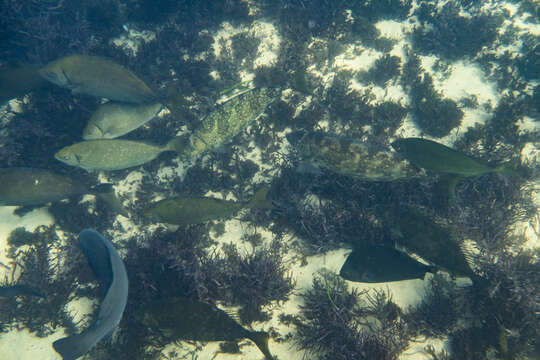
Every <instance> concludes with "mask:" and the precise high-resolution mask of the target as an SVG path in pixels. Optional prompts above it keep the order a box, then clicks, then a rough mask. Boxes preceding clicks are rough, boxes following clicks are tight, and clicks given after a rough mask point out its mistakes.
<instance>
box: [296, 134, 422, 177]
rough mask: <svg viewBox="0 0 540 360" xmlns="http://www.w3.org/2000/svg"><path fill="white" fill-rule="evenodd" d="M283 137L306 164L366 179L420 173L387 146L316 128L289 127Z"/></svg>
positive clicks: (409, 175) (408, 175) (413, 175)
mask: <svg viewBox="0 0 540 360" xmlns="http://www.w3.org/2000/svg"><path fill="white" fill-rule="evenodd" d="M287 140H288V141H289V143H290V144H291V145H292V146H293V147H294V148H295V149H296V150H297V151H298V153H299V154H300V155H301V157H302V158H303V160H305V161H309V162H310V165H312V166H315V167H323V168H326V169H328V170H330V171H332V172H334V173H337V174H340V175H345V176H350V177H354V178H358V179H361V180H366V181H392V180H397V179H403V178H411V177H417V176H419V175H420V173H419V172H418V171H417V170H415V169H414V168H413V167H412V166H411V165H410V164H409V163H408V162H407V161H405V160H404V159H403V158H402V157H401V156H399V155H398V154H396V153H395V152H393V151H391V150H390V149H389V148H385V147H382V146H378V145H375V144H370V143H366V142H364V141H361V140H358V139H354V138H351V137H347V136H340V135H335V134H327V133H324V132H320V131H293V132H292V133H290V134H287Z"/></svg>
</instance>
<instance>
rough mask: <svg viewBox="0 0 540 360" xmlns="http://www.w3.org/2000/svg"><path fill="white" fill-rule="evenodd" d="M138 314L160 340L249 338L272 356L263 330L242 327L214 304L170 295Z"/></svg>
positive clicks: (231, 339) (265, 353)
mask: <svg viewBox="0 0 540 360" xmlns="http://www.w3.org/2000/svg"><path fill="white" fill-rule="evenodd" d="M140 317H141V319H142V322H143V324H145V325H146V326H147V327H148V328H149V329H150V330H151V331H153V332H155V333H156V334H158V336H160V337H161V340H162V341H163V342H172V341H177V340H195V341H238V340H241V339H250V340H251V341H253V342H254V343H255V345H257V347H258V348H259V349H260V350H261V352H262V353H263V354H264V356H265V358H266V359H267V360H272V359H273V357H272V355H271V354H270V351H269V349H268V339H269V336H268V334H267V333H266V332H262V331H249V330H247V329H245V328H244V327H242V326H241V325H240V324H238V323H237V322H236V321H234V320H233V319H232V318H231V317H230V316H229V315H228V314H227V313H226V312H225V311H223V310H220V309H218V308H217V307H215V306H214V305H210V304H207V303H203V302H200V301H195V300H190V299H187V298H172V299H168V300H165V301H159V302H156V303H155V304H154V305H152V306H150V307H149V308H147V309H144V310H143V311H142V315H140Z"/></svg>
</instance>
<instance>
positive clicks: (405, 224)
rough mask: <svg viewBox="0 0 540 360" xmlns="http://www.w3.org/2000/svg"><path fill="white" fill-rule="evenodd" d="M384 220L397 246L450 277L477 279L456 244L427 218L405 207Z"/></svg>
mask: <svg viewBox="0 0 540 360" xmlns="http://www.w3.org/2000/svg"><path fill="white" fill-rule="evenodd" d="M384 216H385V217H386V220H387V222H388V223H389V224H388V225H389V226H390V228H391V229H392V232H393V235H394V239H393V240H394V241H395V242H396V243H397V244H399V245H401V246H403V247H405V248H407V250H408V251H410V252H413V253H415V254H417V255H418V256H420V257H421V258H422V259H425V260H427V261H429V262H430V263H433V264H435V265H437V266H439V267H441V268H444V269H446V270H448V271H450V272H452V273H455V274H458V275H463V276H468V277H469V278H471V279H472V280H473V281H474V280H475V279H476V278H477V275H476V274H475V273H474V271H473V270H472V269H471V267H470V265H469V257H468V256H467V254H466V252H464V251H463V248H462V246H461V245H460V243H459V242H458V241H457V240H456V239H455V238H454V237H453V236H452V234H451V232H450V231H449V230H447V229H445V228H443V227H442V226H440V225H438V224H437V223H435V221H433V220H432V219H431V218H430V217H428V216H426V215H424V214H422V213H421V212H420V211H418V210H416V209H413V208H411V207H408V206H403V207H400V208H398V209H395V210H394V211H390V212H389V213H387V214H385V215H384Z"/></svg>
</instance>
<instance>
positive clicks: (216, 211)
mask: <svg viewBox="0 0 540 360" xmlns="http://www.w3.org/2000/svg"><path fill="white" fill-rule="evenodd" d="M267 193H268V187H266V186H264V187H262V188H261V189H260V190H259V191H257V192H256V193H255V195H253V198H252V199H251V200H250V201H248V202H239V201H231V200H222V199H216V198H213V197H175V198H171V199H163V200H160V201H158V202H156V203H155V204H152V205H151V206H150V207H148V208H147V209H145V210H144V211H143V215H144V216H145V217H147V218H149V219H151V220H154V221H158V222H164V223H168V224H176V225H188V224H199V223H203V222H206V221H209V220H217V219H222V218H228V217H231V216H233V215H234V214H236V213H237V212H238V211H240V209H243V208H258V209H270V208H271V207H272V203H271V202H270V201H269V200H267V198H266V196H267Z"/></svg>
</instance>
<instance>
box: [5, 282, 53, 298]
mask: <svg viewBox="0 0 540 360" xmlns="http://www.w3.org/2000/svg"><path fill="white" fill-rule="evenodd" d="M26 295H30V296H39V297H45V296H46V294H45V293H44V292H43V291H41V290H40V289H38V288H35V287H33V286H30V285H24V284H17V285H9V286H0V297H14V296H26Z"/></svg>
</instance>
